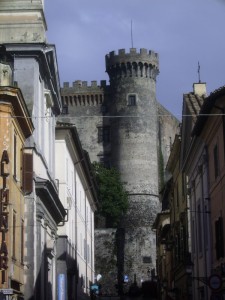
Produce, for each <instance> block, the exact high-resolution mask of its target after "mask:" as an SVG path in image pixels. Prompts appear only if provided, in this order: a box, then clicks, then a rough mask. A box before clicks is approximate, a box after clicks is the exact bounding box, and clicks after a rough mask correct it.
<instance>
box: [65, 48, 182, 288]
mask: <svg viewBox="0 0 225 300" xmlns="http://www.w3.org/2000/svg"><path fill="white" fill-rule="evenodd" d="M106 71H107V73H108V75H109V79H110V84H109V85H107V84H106V82H105V81H101V83H100V85H99V86H98V85H97V82H96V81H92V83H91V86H89V85H88V84H87V82H86V81H75V82H74V83H73V86H72V87H70V86H69V83H64V85H63V88H62V89H61V95H62V101H63V105H64V112H65V115H64V116H63V117H62V120H64V121H66V122H73V123H75V124H76V126H77V130H78V133H79V135H80V139H81V142H82V145H83V147H84V149H86V150H87V151H88V152H89V153H90V158H91V160H92V161H98V162H102V163H104V164H105V165H106V166H114V167H116V168H117V169H118V170H119V172H120V174H121V180H122V182H123V183H124V187H125V189H126V190H127V191H128V193H129V203H130V206H129V207H130V208H129V211H128V213H127V215H126V216H125V218H124V222H123V227H124V229H125V232H126V234H125V248H124V261H125V264H124V274H125V275H127V278H129V279H128V280H129V282H130V283H131V282H134V281H136V282H137V283H138V284H141V282H142V281H143V280H146V279H148V270H149V269H154V268H155V259H156V255H155V245H156V241H155V233H154V232H153V231H152V224H153V221H154V219H155V216H156V214H157V212H158V211H159V181H160V180H163V179H162V178H161V177H164V174H161V176H160V179H159V172H158V168H159V156H158V153H159V147H161V150H162V149H163V151H161V152H160V157H161V162H162V163H163V164H165V161H166V159H167V158H168V154H169V149H170V144H171V141H172V140H173V138H174V134H175V132H176V130H177V125H178V122H177V120H176V119H175V118H174V117H173V116H172V115H171V114H169V113H168V112H167V111H166V110H165V109H164V108H163V107H162V106H161V105H160V104H159V103H158V102H157V100H156V77H157V75H158V73H159V67H158V55H157V54H156V53H154V52H153V51H147V50H146V49H141V50H140V52H138V51H137V50H136V49H135V48H132V49H130V52H128V53H126V51H125V50H124V49H121V50H119V51H118V54H117V53H115V52H114V51H113V52H110V53H109V54H108V55H106ZM159 114H160V116H159ZM159 128H160V130H159ZM165 133H166V134H165ZM165 149H167V150H165ZM103 231H104V232H105V229H104V230H103ZM109 232H111V231H109ZM102 233H103V232H102V231H101V230H100V229H99V228H98V230H97V231H96V236H97V235H99V237H100V240H102ZM109 244H110V243H109ZM111 254H112V253H111ZM99 256H101V254H100V255H99ZM109 257H110V258H112V257H113V255H109ZM98 265H101V261H99V264H98ZM102 265H104V264H102ZM97 271H99V272H100V273H102V272H104V270H103V267H102V269H101V270H97ZM111 271H112V270H111ZM105 273H108V274H110V276H111V278H112V277H113V278H114V277H116V274H114V271H113V272H112V273H110V272H108V271H107V272H105ZM114 280H116V279H114Z"/></svg>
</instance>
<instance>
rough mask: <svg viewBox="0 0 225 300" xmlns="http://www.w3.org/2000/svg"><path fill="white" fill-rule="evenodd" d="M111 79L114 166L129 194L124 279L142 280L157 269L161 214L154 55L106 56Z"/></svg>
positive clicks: (135, 52) (111, 53) (156, 69)
mask: <svg viewBox="0 0 225 300" xmlns="http://www.w3.org/2000/svg"><path fill="white" fill-rule="evenodd" d="M106 71H107V73H108V75H109V77H110V116H111V121H110V126H111V141H112V143H111V159H112V164H113V166H115V167H116V168H117V169H118V170H119V171H120V173H121V179H122V181H123V182H124V184H125V188H126V190H127V191H128V192H129V201H130V210H129V212H128V214H127V216H126V219H125V222H124V226H125V229H126V230H125V231H126V241H125V269H124V272H125V274H128V276H129V278H131V279H133V278H136V280H137V281H139V282H138V283H140V281H141V280H146V277H147V275H148V274H149V273H147V271H148V270H150V269H152V268H154V267H155V265H154V264H155V235H154V233H153V232H152V229H151V226H152V223H153V221H154V219H155V216H156V214H157V212H158V208H159V200H158V156H157V138H158V136H157V132H158V130H157V102H156V76H157V74H158V73H159V69H158V55H157V54H156V53H154V52H151V51H149V52H148V51H147V50H146V49H141V50H140V53H137V51H136V49H134V48H132V49H130V52H129V53H126V52H125V50H123V49H122V50H119V52H118V54H115V52H110V53H109V55H107V56H106Z"/></svg>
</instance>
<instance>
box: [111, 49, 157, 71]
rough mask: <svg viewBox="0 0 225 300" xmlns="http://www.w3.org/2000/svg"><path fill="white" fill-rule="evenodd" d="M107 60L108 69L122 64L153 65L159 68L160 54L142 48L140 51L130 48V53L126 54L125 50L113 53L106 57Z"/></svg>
mask: <svg viewBox="0 0 225 300" xmlns="http://www.w3.org/2000/svg"><path fill="white" fill-rule="evenodd" d="M105 58H106V67H110V66H112V65H115V64H121V63H128V62H130V63H134V62H136V63H143V64H151V65H154V66H157V67H158V64H159V56H158V53H156V52H154V51H151V50H149V51H148V50H147V49H145V48H141V49H140V51H138V50H137V49H136V48H130V51H129V52H126V50H125V49H119V50H118V53H116V51H111V52H109V54H107V55H106V56H105Z"/></svg>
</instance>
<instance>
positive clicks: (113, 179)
mask: <svg viewBox="0 0 225 300" xmlns="http://www.w3.org/2000/svg"><path fill="white" fill-rule="evenodd" d="M93 168H94V172H95V176H96V179H97V182H98V186H99V201H100V210H99V213H100V215H102V216H104V217H105V218H106V219H108V220H110V223H111V224H112V226H115V227H117V225H118V224H119V222H120V220H121V217H122V216H123V215H124V214H125V213H126V211H127V209H128V193H127V192H126V191H125V189H124V186H123V184H122V182H121V180H120V173H119V172H118V170H116V169H115V168H106V167H104V166H103V165H102V164H100V163H97V162H94V163H93Z"/></svg>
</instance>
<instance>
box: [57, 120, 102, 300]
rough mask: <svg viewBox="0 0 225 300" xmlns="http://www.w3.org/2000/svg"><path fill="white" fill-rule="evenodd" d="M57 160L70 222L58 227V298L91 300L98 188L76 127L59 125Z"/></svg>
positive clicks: (61, 192)
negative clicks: (63, 296)
mask: <svg viewBox="0 0 225 300" xmlns="http://www.w3.org/2000/svg"><path fill="white" fill-rule="evenodd" d="M55 159H56V177H57V180H58V184H59V196H60V199H61V201H62V203H63V206H64V207H65V208H66V210H67V221H66V222H65V223H64V224H62V226H60V227H59V229H58V241H57V280H58V299H61V298H60V297H62V295H65V294H66V295H67V296H66V298H65V299H71V300H72V299H76V300H78V299H79V300H81V299H89V298H88V296H90V285H91V284H92V283H94V282H95V257H94V240H95V239H94V212H95V211H96V209H97V205H98V203H97V194H96V192H97V190H96V183H95V180H94V177H93V174H92V168H91V164H90V160H89V157H88V155H87V153H86V152H85V151H84V150H83V149H82V147H81V144H80V141H79V137H78V134H77V131H76V128H75V126H73V125H70V124H65V123H58V124H57V126H56V157H55ZM60 283H61V284H60ZM59 287H61V288H59ZM66 289H67V290H66ZM65 291H66V293H65Z"/></svg>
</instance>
